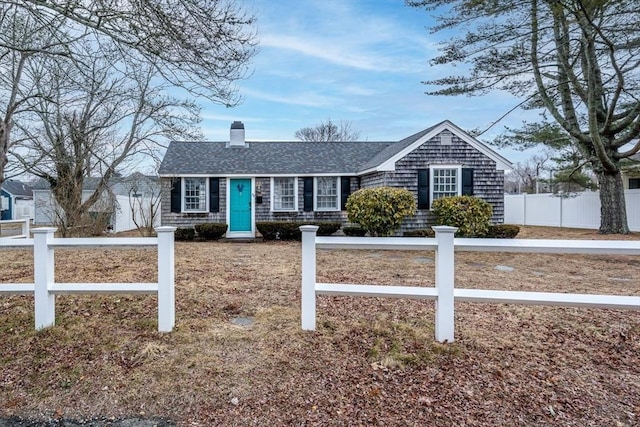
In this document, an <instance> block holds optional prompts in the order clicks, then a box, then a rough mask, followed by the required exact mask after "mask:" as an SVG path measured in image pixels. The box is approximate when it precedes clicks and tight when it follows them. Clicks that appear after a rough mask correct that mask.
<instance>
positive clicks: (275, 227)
mask: <svg viewBox="0 0 640 427" xmlns="http://www.w3.org/2000/svg"><path fill="white" fill-rule="evenodd" d="M302 225H317V226H318V227H319V228H318V236H330V235H331V234H333V233H335V232H336V231H338V230H339V229H340V226H341V225H342V224H341V223H340V222H330V221H317V222H314V221H265V222H256V228H257V229H258V231H259V232H260V234H262V237H263V238H264V240H301V239H302V233H301V232H300V226H302Z"/></svg>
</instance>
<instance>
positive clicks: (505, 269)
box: [496, 265, 515, 271]
mask: <svg viewBox="0 0 640 427" xmlns="http://www.w3.org/2000/svg"><path fill="white" fill-rule="evenodd" d="M496 270H499V271H513V270H515V268H513V267H509V266H508V265H496Z"/></svg>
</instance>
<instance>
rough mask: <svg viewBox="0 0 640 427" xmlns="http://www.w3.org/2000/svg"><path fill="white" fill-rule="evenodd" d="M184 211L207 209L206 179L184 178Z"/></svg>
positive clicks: (202, 210)
mask: <svg viewBox="0 0 640 427" xmlns="http://www.w3.org/2000/svg"><path fill="white" fill-rule="evenodd" d="M183 182H184V210H185V212H205V211H206V210H207V179H206V178H184V179H183Z"/></svg>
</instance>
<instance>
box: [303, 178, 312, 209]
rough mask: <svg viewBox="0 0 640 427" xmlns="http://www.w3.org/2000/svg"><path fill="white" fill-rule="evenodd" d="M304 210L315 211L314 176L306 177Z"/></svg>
mask: <svg viewBox="0 0 640 427" xmlns="http://www.w3.org/2000/svg"><path fill="white" fill-rule="evenodd" d="M304 211H305V212H313V178H305V179H304Z"/></svg>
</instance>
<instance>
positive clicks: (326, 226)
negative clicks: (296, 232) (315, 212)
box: [300, 221, 342, 236]
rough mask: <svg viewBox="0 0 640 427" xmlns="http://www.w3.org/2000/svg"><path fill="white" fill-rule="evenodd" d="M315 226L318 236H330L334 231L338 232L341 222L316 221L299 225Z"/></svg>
mask: <svg viewBox="0 0 640 427" xmlns="http://www.w3.org/2000/svg"><path fill="white" fill-rule="evenodd" d="M307 224H308V225H317V226H318V227H320V228H318V236H331V235H332V234H333V233H335V232H336V231H338V230H340V227H341V226H342V223H341V222H330V221H318V222H312V223H309V222H303V223H301V224H300V225H307Z"/></svg>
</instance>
